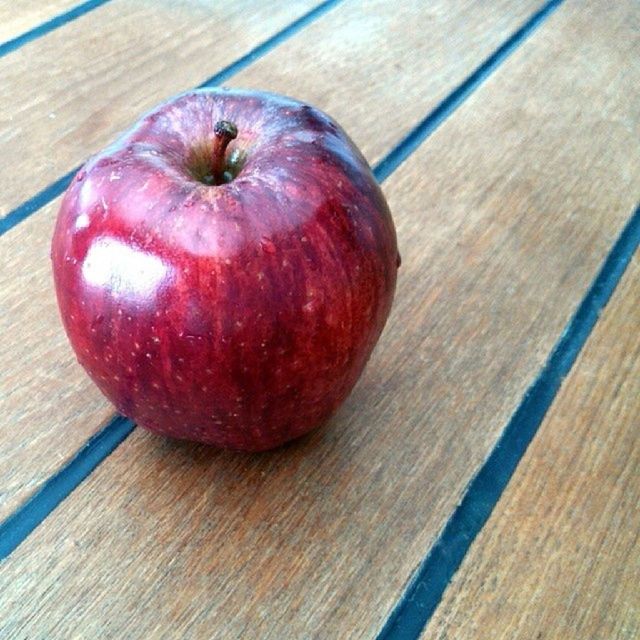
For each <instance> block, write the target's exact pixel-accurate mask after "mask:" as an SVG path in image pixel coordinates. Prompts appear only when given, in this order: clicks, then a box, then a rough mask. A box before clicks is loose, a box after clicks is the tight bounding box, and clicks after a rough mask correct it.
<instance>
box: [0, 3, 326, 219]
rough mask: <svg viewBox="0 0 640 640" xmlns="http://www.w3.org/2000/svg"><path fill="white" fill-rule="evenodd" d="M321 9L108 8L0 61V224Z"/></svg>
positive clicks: (198, 5)
mask: <svg viewBox="0 0 640 640" xmlns="http://www.w3.org/2000/svg"><path fill="white" fill-rule="evenodd" d="M318 4H319V1H318V0H291V2H279V3H267V2H256V0H240V1H239V2H226V3H222V2H211V3H209V2H208V3H203V2H192V1H190V0H178V1H177V2H162V3H154V2H137V1H136V0H114V1H113V2H110V3H108V4H107V5H105V6H104V7H102V8H101V9H100V11H99V12H93V13H91V14H89V15H88V16H86V18H84V19H82V20H77V21H75V22H72V23H70V24H68V25H66V26H65V28H64V29H58V30H56V31H54V32H52V33H50V34H49V35H48V36H47V37H46V38H41V39H39V40H37V41H36V42H33V43H32V44H30V45H29V47H28V50H27V49H23V50H22V51H20V53H19V54H16V55H9V56H6V57H4V58H2V59H0V77H1V78H2V81H3V86H6V87H11V91H4V92H2V93H1V94H0V157H2V159H3V162H2V166H1V167H0V180H2V184H3V189H2V194H1V195H0V216H4V215H6V214H7V213H8V212H9V211H10V210H11V209H12V208H14V207H16V206H18V205H19V204H20V203H21V202H22V201H24V200H25V199H26V198H29V197H31V196H32V195H33V194H34V193H36V192H38V191H40V190H41V189H43V188H45V187H46V186H47V185H49V184H50V183H51V182H53V181H54V180H56V179H57V178H59V177H60V176H61V175H63V174H65V173H67V172H68V171H69V170H71V169H73V168H74V167H75V166H77V164H78V163H79V162H80V161H81V160H82V159H84V158H86V156H87V155H88V154H90V153H92V152H94V151H96V150H98V149H99V148H100V147H102V146H104V145H105V144H107V143H108V142H109V141H110V140H111V139H112V137H113V135H114V133H116V132H117V131H120V130H122V129H123V128H126V127H127V126H129V125H130V124H131V119H132V117H133V116H134V114H139V113H142V112H143V111H145V110H147V109H149V108H150V107H152V106H153V105H154V104H156V103H157V102H159V101H160V100H162V99H164V98H165V97H168V96H170V95H172V94H173V93H177V92H179V91H182V90H184V89H189V88H192V87H194V86H196V85H198V84H199V83H201V82H203V81H205V80H206V79H207V78H208V77H210V76H211V75H212V74H214V73H216V72H217V71H218V70H220V69H222V68H223V67H224V66H226V65H228V64H230V63H232V62H233V61H234V60H236V59H237V58H239V57H240V56H242V55H243V54H245V53H246V52H247V51H249V50H250V49H251V48H253V47H255V46H256V45H258V44H259V43H261V42H262V41H264V40H265V39H266V38H268V37H269V36H271V35H272V34H273V33H275V32H277V31H278V30H280V29H282V28H283V27H284V26H286V25H287V24H289V23H290V22H292V21H293V20H295V19H296V18H298V17H300V16H301V15H302V14H304V13H305V12H306V11H308V10H310V9H311V8H313V7H314V6H316V5H318ZM33 87H38V91H37V92H34V91H33Z"/></svg>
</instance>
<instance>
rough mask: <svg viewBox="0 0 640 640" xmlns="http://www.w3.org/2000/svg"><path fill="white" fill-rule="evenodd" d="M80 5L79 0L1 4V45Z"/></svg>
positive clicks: (6, 0)
mask: <svg viewBox="0 0 640 640" xmlns="http://www.w3.org/2000/svg"><path fill="white" fill-rule="evenodd" d="M78 4H79V2H78V0H47V1H46V2H41V1H40V0H21V2H20V6H19V7H16V4H15V3H13V2H8V0H5V1H4V2H0V44H1V43H3V42H6V41H7V40H11V39H13V38H15V37H17V36H20V35H22V34H23V33H25V32H26V31H30V30H31V29H33V28H34V27H37V26H38V25H40V24H42V23H43V22H46V21H47V20H50V19H51V18H54V17H55V16H58V15H60V14H61V13H64V12H65V11H68V10H69V9H71V8H72V7H75V6H77V5H78Z"/></svg>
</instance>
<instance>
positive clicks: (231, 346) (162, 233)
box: [52, 89, 399, 451]
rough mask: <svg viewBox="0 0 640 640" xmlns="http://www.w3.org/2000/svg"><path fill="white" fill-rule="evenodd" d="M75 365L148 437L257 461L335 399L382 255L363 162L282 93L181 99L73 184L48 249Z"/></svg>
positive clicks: (379, 313)
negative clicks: (243, 453) (255, 454)
mask: <svg viewBox="0 0 640 640" xmlns="http://www.w3.org/2000/svg"><path fill="white" fill-rule="evenodd" d="M52 259H53V272H54V279H55V286H56V292H57V296H58V303H59V306H60V312H61V315H62V319H63V322H64V326H65V329H66V332H67V334H68V336H69V339H70V341H71V344H72V346H73V348H74V350H75V352H76V355H77V357H78V360H79V362H80V364H81V365H82V366H83V367H84V368H85V369H86V370H87V372H88V373H89V375H90V376H91V378H92V379H93V381H94V382H95V383H96V384H97V385H98V387H99V388H100V389H101V390H102V392H103V393H104V394H105V395H106V396H107V398H109V399H110V400H111V401H112V402H113V403H114V404H115V406H116V407H117V408H118V410H119V411H120V412H122V413H123V414H125V415H126V416H129V417H130V418H132V419H133V420H135V421H136V422H137V423H138V424H139V425H140V426H142V427H146V428H147V429H150V430H151V431H155V432H157V433H161V434H165V435H167V436H173V437H177V438H186V439H189V440H197V441H200V442H206V443H210V444H214V445H217V446H220V447H226V448H232V449H241V450H247V451H258V450H264V449H270V448H272V447H275V446H278V445H280V444H282V443H284V442H286V441H288V440H291V439H292V438H296V437H298V436H300V435H302V434H304V433H306V432H308V431H310V430H311V429H314V428H315V427H317V426H318V425H320V424H321V423H322V422H323V421H324V420H326V418H327V417H328V416H329V415H331V414H332V413H333V412H334V411H335V410H336V408H337V407H338V406H339V405H340V403H341V402H342V401H343V400H344V399H345V397H346V396H347V395H348V394H349V392H350V391H351V389H352V387H353V385H354V384H355V382H356V380H357V379H358V377H359V375H360V373H361V372H362V369H363V367H364V365H365V363H366V362H367V359H368V358H369V355H370V354H371V351H372V349H373V347H374V345H375V343H376V341H377V340H378V337H379V335H380V332H381V331H382V328H383V326H384V324H385V321H386V319H387V316H388V314H389V309H390V307H391V302H392V298H393V293H394V288H395V282H396V272H397V268H398V262H399V258H398V250H397V246H396V235H395V229H394V226H393V222H392V219H391V214H390V213H389V209H388V207H387V204H386V202H385V199H384V197H383V195H382V193H381V191H380V188H379V187H378V184H377V183H376V181H375V179H374V177H373V175H372V173H371V171H370V169H369V166H368V165H367V162H366V161H365V159H364V158H363V157H362V155H361V154H360V152H359V151H358V149H357V148H356V147H355V145H354V144H353V142H352V141H351V140H350V139H349V138H348V136H347V135H346V134H345V132H344V131H343V130H342V129H341V128H340V127H339V126H338V125H337V124H336V123H335V122H334V121H333V120H332V119H331V118H329V117H328V116H326V115H325V114H323V113H322V112H320V111H318V110H317V109H314V108H312V107H310V106H308V105H305V104H302V103H300V102H296V101H294V100H291V99H289V98H284V97H281V96H277V95H273V94H267V93H259V92H249V91H238V90H225V89H214V90H203V91H193V92H190V93H186V94H183V95H180V96H178V97H176V98H174V99H173V100H170V101H169V102H167V103H165V104H163V105H161V106H160V107H158V108H157V109H155V110H154V111H152V112H151V113H149V114H148V115H146V116H145V117H144V118H143V119H142V120H141V121H140V122H139V123H138V124H137V125H136V126H135V127H134V128H133V129H132V130H131V131H130V132H128V133H126V134H125V135H124V136H123V137H122V138H121V139H120V140H118V141H117V142H116V143H115V144H113V145H112V146H110V147H108V148H107V149H106V150H104V151H103V152H102V153H99V154H98V155H96V156H94V157H93V158H91V159H90V160H89V161H88V162H87V164H86V165H85V166H84V167H83V168H82V169H81V170H80V171H79V172H78V174H77V175H76V177H75V179H74V180H73V182H72V183H71V185H70V186H69V189H68V190H67V193H66V195H65V196H64V199H63V201H62V205H61V208H60V212H59V215H58V220H57V224H56V228H55V232H54V236H53V244H52Z"/></svg>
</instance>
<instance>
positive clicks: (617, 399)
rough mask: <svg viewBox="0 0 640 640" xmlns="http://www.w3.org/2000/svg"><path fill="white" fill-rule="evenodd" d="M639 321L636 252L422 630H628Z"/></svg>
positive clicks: (639, 518) (637, 622)
mask: <svg viewBox="0 0 640 640" xmlns="http://www.w3.org/2000/svg"><path fill="white" fill-rule="evenodd" d="M639 327H640V254H638V255H636V257H635V261H634V262H632V263H631V264H630V265H629V267H628V269H627V273H626V274H625V276H624V278H623V280H622V282H621V283H620V285H619V287H618V290H617V291H616V293H615V294H614V296H613V298H612V300H611V302H610V303H609V306H608V307H607V309H606V310H605V312H604V314H603V316H602V318H601V319H600V321H599V323H598V325H597V326H596V328H595V329H594V332H593V333H592V335H591V336H590V338H589V341H588V342H587V344H586V345H585V348H584V351H583V353H582V354H581V356H580V357H579V360H578V361H577V362H576V364H575V366H574V369H573V370H572V372H571V374H570V375H569V376H568V377H567V378H566V380H565V381H564V383H563V386H562V390H561V391H560V393H559V394H558V397H557V398H556V400H555V402H554V404H553V406H552V407H551V410H550V411H549V413H548V415H547V416H546V418H545V420H544V422H543V424H542V425H541V427H540V430H539V432H538V434H537V436H536V438H535V439H534V441H533V442H532V444H531V445H530V447H529V450H528V451H527V453H526V454H525V456H524V458H523V459H522V462H521V463H520V466H519V467H518V469H517V471H516V473H515V475H514V477H513V478H512V480H511V483H510V485H509V487H508V488H507V490H506V491H505V493H504V495H503V496H502V498H501V500H500V502H499V503H498V505H497V506H496V509H495V511H494V512H493V514H492V516H491V518H490V519H489V521H488V522H487V524H486V526H485V527H484V529H483V530H482V532H481V533H480V535H479V536H478V538H477V539H476V540H475V542H474V544H473V546H472V547H471V549H470V551H469V553H468V555H467V557H466V558H465V560H464V562H463V564H462V566H461V567H460V570H459V571H458V573H457V575H456V576H455V578H454V580H453V581H452V583H451V585H450V586H449V588H448V590H447V591H446V592H445V595H444V598H443V600H442V602H441V604H440V607H439V608H438V609H437V610H436V613H435V615H434V617H433V619H432V621H431V623H430V624H429V625H428V627H427V628H426V630H425V632H424V634H423V636H422V637H423V638H425V639H426V638H434V639H435V638H457V639H459V640H463V639H464V638H480V637H487V636H488V635H490V637H491V638H495V639H496V640H498V639H499V638H505V639H506V638H545V639H547V638H563V639H566V640H569V639H571V638H575V639H576V640H578V639H582V638H629V639H631V638H638V637H640V594H639V592H638V576H639V575H640V547H639V546H638V531H640V476H639V475H638V469H640V441H639V440H638V416H640V331H638V328H639ZM488 630H490V633H489V631H488Z"/></svg>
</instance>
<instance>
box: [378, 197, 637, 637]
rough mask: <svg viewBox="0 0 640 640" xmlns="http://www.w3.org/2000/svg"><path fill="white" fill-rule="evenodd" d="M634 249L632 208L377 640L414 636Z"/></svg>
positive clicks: (537, 424)
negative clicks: (549, 352) (588, 284)
mask: <svg viewBox="0 0 640 640" xmlns="http://www.w3.org/2000/svg"><path fill="white" fill-rule="evenodd" d="M638 246H640V206H638V208H636V210H635V212H634V213H633V215H632V216H631V217H630V219H629V220H628V222H627V224H626V226H625V227H624V229H623V230H622V233H621V234H620V236H619V237H618V239H617V240H616V242H615V243H614V245H613V247H612V248H611V251H610V252H609V254H608V255H607V257H606V259H605V261H604V263H603V264H602V267H601V268H600V271H599V272H598V274H597V276H596V277H595V279H594V280H593V282H592V283H591V286H590V287H589V290H588V291H587V294H586V295H585V297H584V298H583V299H582V302H581V303H580V305H579V306H578V309H577V310H576V312H575V314H574V315H573V317H572V318H571V320H570V321H569V323H568V324H567V326H566V327H565V330H564V331H563V332H562V335H561V336H560V339H559V340H558V342H557V343H556V345H555V347H554V348H553V350H552V352H551V355H550V356H549V358H548V360H547V362H546V363H545V365H544V367H543V368H542V370H541V371H540V373H539V374H538V377H537V378H536V380H535V381H534V382H533V384H532V385H531V386H530V387H529V389H527V391H526V392H525V394H524V396H523V398H522V401H521V402H520V405H519V406H518V408H517V409H516V411H515V413H514V414H513V415H512V417H511V419H510V420H509V422H508V424H507V426H506V427H505V429H504V431H503V432H502V435H501V436H500V438H499V439H498V441H497V442H496V444H495V445H494V447H493V449H492V450H491V453H490V454H489V457H488V458H487V459H486V461H485V462H484V463H483V464H482V466H481V467H480V469H479V471H478V473H477V474H476V475H475V476H474V478H473V479H472V480H471V482H470V483H469V485H468V487H467V490H466V492H465V494H464V497H463V498H462V501H461V502H460V504H459V505H458V507H456V509H455V510H454V512H453V513H452V515H451V516H450V518H449V520H448V522H447V523H446V525H445V527H444V529H443V530H442V533H441V534H440V535H439V536H438V538H437V540H436V542H435V543H434V544H433V546H432V547H431V549H429V551H428V553H427V556H426V557H425V558H424V560H423V561H422V563H421V565H420V566H419V568H418V570H417V571H416V573H415V574H414V576H413V578H412V579H411V582H410V583H409V586H408V587H407V589H406V591H405V592H404V594H403V595H402V597H401V598H400V600H399V601H398V603H397V604H396V608H395V609H394V611H393V612H392V614H391V616H390V617H389V618H388V619H387V622H386V623H385V625H384V627H383V628H382V631H381V632H380V634H379V636H378V639H379V640H408V639H410V638H411V639H412V638H418V637H419V636H420V633H421V632H422V630H423V629H424V627H425V626H426V625H427V623H428V622H429V620H430V618H431V616H432V614H433V612H434V611H435V609H436V607H437V606H438V604H439V603H440V600H441V599H442V594H443V593H444V591H445V589H446V588H447V585H448V584H449V582H450V581H451V578H452V577H453V575H454V574H455V573H456V571H457V570H458V567H459V566H460V564H461V563H462V561H463V560H464V557H465V555H466V554H467V551H468V550H469V548H470V547H471V545H472V544H473V541H474V540H475V538H476V536H477V535H478V533H480V531H481V530H482V528H483V527H484V525H485V523H486V522H487V520H488V519H489V516H490V515H491V512H492V511H493V509H494V507H495V505H496V504H497V503H498V501H499V500H500V497H501V495H502V493H503V492H504V490H505V488H506V486H507V484H508V483H509V480H510V479H511V477H512V475H513V473H514V472H515V470H516V468H517V466H518V464H519V462H520V460H521V459H522V456H523V455H524V453H525V451H526V450H527V447H528V446H529V444H530V442H531V441H532V440H533V438H534V436H535V435H536V433H537V431H538V428H539V427H540V425H541V424H542V421H543V420H544V417H545V415H546V413H547V411H548V409H549V407H550V406H551V404H552V403H553V401H554V399H555V397H556V395H557V393H558V390H559V389H560V385H561V384H562V381H563V380H564V378H565V377H566V376H567V374H568V373H569V371H570V370H571V368H572V366H573V364H574V362H575V361H576V359H577V357H578V355H579V354H580V352H581V350H582V348H583V346H584V345H585V343H586V342H587V339H588V338H589V336H590V335H591V331H592V330H593V327H594V326H595V324H596V322H597V321H598V318H599V317H600V314H601V313H602V311H603V310H604V308H605V307H606V306H607V303H608V302H609V300H610V299H611V296H612V295H613V292H614V291H615V289H616V286H617V285H618V283H619V282H620V279H621V278H622V276H623V275H624V272H625V270H626V268H627V265H628V264H629V262H630V261H631V259H632V257H633V254H634V253H635V252H636V251H637V249H638Z"/></svg>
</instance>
